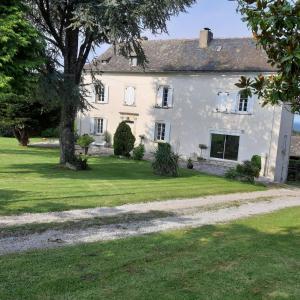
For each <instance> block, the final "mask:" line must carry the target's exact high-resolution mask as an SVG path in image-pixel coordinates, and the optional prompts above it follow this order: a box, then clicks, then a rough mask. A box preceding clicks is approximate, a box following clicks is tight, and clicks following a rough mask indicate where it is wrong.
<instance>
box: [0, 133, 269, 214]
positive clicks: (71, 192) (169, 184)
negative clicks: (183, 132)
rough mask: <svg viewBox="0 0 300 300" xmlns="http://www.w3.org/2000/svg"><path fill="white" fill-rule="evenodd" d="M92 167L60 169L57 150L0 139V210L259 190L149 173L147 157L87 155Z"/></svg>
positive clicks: (185, 173) (194, 176)
mask: <svg viewBox="0 0 300 300" xmlns="http://www.w3.org/2000/svg"><path fill="white" fill-rule="evenodd" d="M89 162H90V165H91V168H92V170H90V171H85V172H74V171H69V170H63V169H60V168H59V167H58V166H57V163H58V150H57V149H37V148H22V147H19V146H18V145H17V142H16V140H15V139H8V138H0V215H10V214H21V213H28V212H48V211H62V210H70V209H79V208H89V207H97V206H117V205H121V204H125V203H136V202H144V201H155V200H162V199H172V198H188V197H197V196H205V195H214V194H226V193H237V192H249V191H257V190H263V189H264V187H263V186H259V185H249V184H244V183H240V182H235V181H229V180H226V179H224V178H220V177H216V176H210V175H206V174H201V173H198V172H195V171H190V170H181V171H180V177H179V178H162V177H158V176H155V175H153V173H152V169H151V165H150V163H149V162H145V161H142V162H134V161H131V160H122V159H116V158H112V157H107V158H91V159H90V161H89Z"/></svg>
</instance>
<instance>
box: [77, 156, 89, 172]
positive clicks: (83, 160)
mask: <svg viewBox="0 0 300 300" xmlns="http://www.w3.org/2000/svg"><path fill="white" fill-rule="evenodd" d="M75 167H76V170H77V171H84V170H88V169H89V167H88V156H86V155H78V156H76V160H75Z"/></svg>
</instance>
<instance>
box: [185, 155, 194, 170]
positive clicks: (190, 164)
mask: <svg viewBox="0 0 300 300" xmlns="http://www.w3.org/2000/svg"><path fill="white" fill-rule="evenodd" d="M186 167H187V168H188V169H193V168H194V164H193V161H192V159H191V158H189V159H188V161H187V165H186Z"/></svg>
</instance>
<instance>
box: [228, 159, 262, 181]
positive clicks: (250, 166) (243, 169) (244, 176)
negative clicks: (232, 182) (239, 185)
mask: <svg viewBox="0 0 300 300" xmlns="http://www.w3.org/2000/svg"><path fill="white" fill-rule="evenodd" d="M259 173H260V169H259V167H258V160H257V161H255V159H254V160H253V161H252V160H251V161H250V160H246V161H244V162H243V163H242V164H238V165H237V166H236V168H231V169H230V170H228V171H227V172H226V174H225V177H226V178H229V179H238V180H240V181H244V182H251V183H254V178H257V177H259Z"/></svg>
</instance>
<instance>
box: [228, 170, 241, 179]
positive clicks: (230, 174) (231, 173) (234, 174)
mask: <svg viewBox="0 0 300 300" xmlns="http://www.w3.org/2000/svg"><path fill="white" fill-rule="evenodd" d="M225 177H226V178H228V179H236V178H237V177H238V172H237V170H236V168H230V169H229V170H228V171H227V172H226V173H225Z"/></svg>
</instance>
